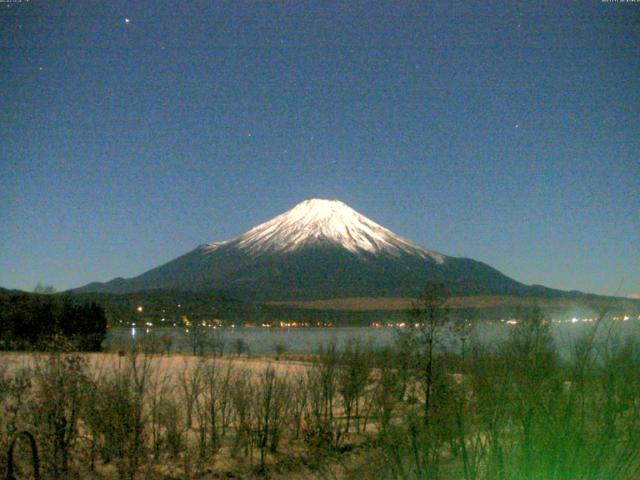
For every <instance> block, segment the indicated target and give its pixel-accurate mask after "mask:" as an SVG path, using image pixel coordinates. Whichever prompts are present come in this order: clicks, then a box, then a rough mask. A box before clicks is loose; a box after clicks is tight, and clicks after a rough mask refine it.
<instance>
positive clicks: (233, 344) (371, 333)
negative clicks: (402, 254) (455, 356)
mask: <svg viewBox="0 0 640 480" xmlns="http://www.w3.org/2000/svg"><path fill="white" fill-rule="evenodd" d="M593 327H594V324H593V323H571V322H568V323H561V324H552V333H553V337H554V339H555V342H556V345H557V346H558V349H559V350H560V352H561V353H563V354H568V353H569V352H570V351H571V348H572V346H573V345H574V344H575V341H576V340H577V339H579V338H581V337H583V336H585V335H587V334H589V333H590V332H591V331H592V329H593ZM513 328H515V326H514V325H509V324H507V323H506V322H505V323H479V324H477V325H476V327H475V329H474V332H473V334H472V335H473V337H475V339H477V341H479V342H480V343H482V344H484V345H492V344H497V343H499V342H501V341H503V340H505V339H506V338H507V336H508V334H509V331H510V330H511V329H513ZM598 332H599V336H600V337H601V338H604V337H605V336H606V337H609V338H610V337H612V336H613V337H614V338H616V337H619V338H621V339H624V338H625V337H627V336H630V335H638V334H640V321H639V320H630V321H625V322H623V321H608V322H603V323H602V324H601V325H600V327H599V331H598ZM198 335H200V337H199V338H198V339H197V340H196V341H198V342H199V344H200V345H202V347H203V349H204V351H205V352H214V351H217V350H219V348H220V347H221V346H222V345H224V351H226V352H235V351H236V349H237V348H238V345H242V346H243V348H244V349H245V350H244V351H245V352H246V351H248V352H250V353H251V354H258V355H261V354H271V353H277V352H280V353H282V352H284V351H287V352H291V353H312V352H315V351H317V349H318V348H319V347H320V346H322V345H327V344H328V343H332V342H333V343H336V344H337V345H338V346H340V345H342V344H344V343H345V342H347V341H349V340H351V339H354V340H358V341H360V342H362V343H365V344H367V343H370V344H372V345H374V346H378V347H380V346H384V345H389V344H390V343H392V342H393V340H394V339H395V338H396V336H397V331H396V329H394V328H367V327H340V328H291V329H287V328H218V329H210V328H207V329H202V331H201V332H200V333H199V334H198ZM194 340H195V337H194V336H193V331H192V332H191V333H190V334H188V333H185V330H184V329H182V328H179V327H176V328H155V329H145V330H141V331H138V332H135V330H133V329H129V328H124V327H123V328H120V327H118V328H113V329H111V330H109V332H108V334H107V339H106V345H107V347H108V348H110V349H118V348H123V347H126V346H128V345H130V344H131V343H134V342H135V343H140V342H148V343H150V344H154V343H155V344H157V345H156V346H157V349H156V351H157V352H161V351H163V347H162V345H165V346H166V345H167V344H168V343H169V344H170V350H171V351H172V352H182V353H190V352H192V351H193V348H194ZM442 343H443V347H444V348H445V349H449V350H455V349H456V348H459V345H458V343H457V342H456V341H455V339H454V337H453V336H452V335H450V334H448V333H446V330H445V335H443V342H442Z"/></svg>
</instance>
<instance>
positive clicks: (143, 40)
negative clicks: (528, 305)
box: [0, 0, 640, 295]
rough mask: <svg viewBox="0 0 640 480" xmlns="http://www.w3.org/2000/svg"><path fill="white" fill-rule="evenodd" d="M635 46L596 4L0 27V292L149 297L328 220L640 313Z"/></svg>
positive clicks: (65, 20) (164, 6) (107, 14)
mask: <svg viewBox="0 0 640 480" xmlns="http://www.w3.org/2000/svg"><path fill="white" fill-rule="evenodd" d="M205 3H211V5H209V6H205ZM514 3H519V4H520V5H515V4H514ZM125 18H129V19H130V21H129V22H128V23H127V22H126V21H125ZM639 42H640V4H616V3H601V2H600V1H599V0H597V1H581V2H539V1H532V2H482V3H476V2H473V3H472V2H464V3H463V4H461V2H449V1H447V2H433V3H430V2H389V3H386V2H379V1H376V2H372V3H361V2H354V1H348V2H326V3H324V2H284V3H280V4H277V5H273V4H271V5H269V4H267V3H262V2H261V3H257V2H255V3H254V2H227V3H222V2H175V1H171V2H169V1H153V2H151V1H147V2H128V1H127V2H125V1H117V0H116V1H106V2H85V1H83V2H79V1H71V2H49V1H46V2H45V1H42V0H31V1H30V2H23V3H15V4H0V48H1V49H2V54H1V55H0V86H1V88H0V105H1V106H2V108H1V109H0V182H1V185H2V188H0V285H1V286H4V287H10V288H22V289H32V288H33V287H34V285H35V284H36V283H37V282H43V283H50V284H53V285H54V286H55V287H56V288H58V289H65V288H69V287H75V286H79V285H83V284H85V283H88V282H90V281H94V280H100V281H104V280H108V279H111V278H113V277H116V276H124V277H128V276H133V275H137V274H139V273H141V272H143V271H145V270H147V269H149V268H151V267H154V266H157V265H159V264H161V263H163V262H165V261H167V260H169V259H171V258H174V257H176V256H178V255H180V254H182V253H185V252H186V251H188V250H191V249H192V248H194V247H195V246H196V245H198V244H200V243H204V242H207V241H217V240H223V239H228V238H230V237H233V236H235V235H238V234H240V233H242V232H244V231H245V230H247V229H249V228H250V227H252V226H254V225H255V224H257V223H260V222H262V221H266V220H268V219H270V218H271V217H273V216H275V215H276V214H278V213H281V212H282V211H284V210H287V209H289V208H291V207H293V206H294V205H295V204H296V203H298V202H299V201H302V200H304V199H306V198H312V197H319V198H337V199H340V200H342V201H344V202H345V203H347V204H349V205H350V206H351V207H353V208H355V209H356V210H358V211H360V212H361V213H363V214H364V215H366V216H368V217H370V218H371V219H373V220H374V221H377V222H378V223H381V224H382V225H384V226H386V227H388V228H390V229H391V230H393V231H395V232H396V233H398V234H401V235H403V236H405V237H408V238H410V239H412V240H414V241H416V242H418V243H421V244H423V245H425V246H427V247H429V248H432V249H435V250H438V251H441V252H443V253H445V254H449V255H456V256H465V257H471V258H474V259H477V260H481V261H484V262H486V263H488V264H490V265H492V266H494V267H496V268H498V269H499V270H501V271H503V272H504V273H506V274H507V275H509V276H512V277H514V278H515V279H517V280H520V281H523V282H525V283H540V284H544V285H548V286H551V287H557V288H563V289H580V290H584V291H589V292H597V293H605V294H617V295H627V294H630V293H633V292H638V291H640V195H639V193H638V190H639V187H640V48H638V44H639Z"/></svg>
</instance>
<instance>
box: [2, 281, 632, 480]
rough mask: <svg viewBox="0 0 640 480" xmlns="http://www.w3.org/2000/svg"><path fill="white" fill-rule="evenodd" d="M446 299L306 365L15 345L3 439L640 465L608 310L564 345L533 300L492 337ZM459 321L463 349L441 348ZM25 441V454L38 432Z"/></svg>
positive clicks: (107, 467)
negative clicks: (383, 342)
mask: <svg viewBox="0 0 640 480" xmlns="http://www.w3.org/2000/svg"><path fill="white" fill-rule="evenodd" d="M445 302H446V296H445V295H443V294H442V292H440V291H438V290H437V289H434V290H431V291H429V292H428V293H427V294H426V295H425V296H424V297H423V298H422V300H421V304H420V305H419V306H418V308H416V309H415V310H414V312H413V315H414V316H413V319H412V320H413V322H414V323H415V324H417V326H416V327H415V328H412V329H410V330H408V331H406V332H405V333H402V334H399V335H398V338H397V341H396V343H395V345H394V346H392V347H389V348H386V349H374V348H372V347H371V346H368V345H363V344H360V343H357V342H355V341H354V342H351V343H348V344H347V345H346V346H344V347H343V348H341V349H338V348H336V347H335V346H334V345H327V346H326V347H325V348H323V349H322V351H319V352H318V353H317V354H316V355H314V356H313V357H310V358H309V359H308V360H309V361H308V363H304V364H300V363H297V364H295V365H293V364H291V363H290V362H269V361H263V362H248V361H246V359H245V358H244V356H242V355H239V354H235V355H229V354H227V355H223V356H217V357H215V358H213V357H205V356H193V357H190V358H189V359H188V360H185V359H183V358H182V357H167V356H162V355H149V354H141V353H139V352H137V351H135V350H132V351H130V352H127V353H124V354H123V355H122V356H106V355H105V356H103V361H102V362H100V361H97V360H96V356H95V355H94V356H93V357H89V356H87V355H85V354H76V353H71V352H67V353H65V348H64V345H63V344H58V345H56V348H55V351H51V352H49V353H46V354H40V355H32V356H30V357H28V359H29V361H28V362H24V363H23V364H21V365H16V364H15V363H14V364H12V366H9V362H3V363H2V364H3V365H4V369H3V370H2V371H0V402H1V407H0V408H1V409H2V411H3V412H4V415H2V417H0V431H1V434H0V442H2V443H1V445H0V447H2V451H6V449H7V447H8V443H9V441H10V439H11V438H13V437H14V435H15V433H16V432H18V431H20V430H28V431H30V432H32V433H33V434H34V436H35V438H36V440H37V444H38V446H39V450H40V452H39V453H40V463H41V469H42V473H43V476H44V478H54V479H66V478H78V477H79V478H121V479H133V478H158V479H160V478H167V479H168V478H220V477H221V476H226V477H228V478H233V477H239V478H242V477H262V476H264V477H272V478H273V477H281V478H289V477H295V476H296V475H297V476H298V478H310V477H316V478H336V477H337V478H354V479H356V478H382V479H461V480H462V479H463V480H484V479H486V480H489V479H490V480H494V479H504V480H507V479H509V480H511V479H523V480H524V479H527V480H529V479H545V480H546V479H552V480H555V479H557V480H560V479H572V480H573V479H586V480H589V479H594V480H595V479H619V480H626V479H629V480H631V479H636V478H639V476H640V428H639V427H640V403H639V399H638V398H637V394H638V392H639V391H640V343H639V342H638V341H637V339H635V338H618V337H616V335H615V334H614V332H613V330H609V328H610V326H609V324H608V323H607V322H606V321H605V320H604V319H602V318H600V319H599V320H598V321H597V322H595V323H594V326H593V331H592V332H591V333H590V334H589V335H587V336H586V337H585V338H583V339H581V340H580V341H578V342H576V343H575V345H574V346H573V350H572V353H571V355H570V356H569V357H566V358H565V357H560V356H559V355H558V353H557V350H556V347H555V345H554V343H553V340H552V338H551V336H550V334H549V324H548V323H547V322H546V321H545V319H544V317H543V316H542V315H541V314H540V313H539V312H533V313H527V314H526V316H524V317H523V318H520V321H519V323H518V325H517V326H516V327H514V328H513V330H512V331H511V335H510V337H509V339H508V340H507V341H505V342H503V343H501V344H499V345H492V346H491V345H481V344H479V343H477V342H475V341H474V339H473V327H472V326H471V325H468V324H464V323H462V324H451V323H450V322H449V321H448V318H447V312H446V310H445V309H444V305H445ZM451 332H453V333H455V335H456V337H457V339H458V345H457V347H458V348H457V354H455V355H454V354H450V353H449V354H445V353H443V349H442V348H440V347H441V342H442V341H443V340H444V339H445V338H447V339H449V338H451ZM602 333H607V334H605V335H603V334H602ZM15 453H16V458H17V463H18V468H20V469H22V471H23V472H26V471H27V470H28V469H29V468H30V467H29V454H28V450H27V448H26V444H20V445H19V446H18V448H17V449H16V452H15ZM1 468H5V467H4V465H3V466H2V467H1ZM5 474H6V472H5V471H0V476H1V477H4V476H5Z"/></svg>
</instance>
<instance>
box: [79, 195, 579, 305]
mask: <svg viewBox="0 0 640 480" xmlns="http://www.w3.org/2000/svg"><path fill="white" fill-rule="evenodd" d="M434 282H437V283H443V284H445V285H446V286H447V287H448V289H449V290H450V291H451V293H452V294H454V295H478V294H487V295H527V294H535V295H551V296H553V295H563V294H567V292H562V291H560V290H555V289H550V288H547V287H542V286H527V285H525V284H523V283H520V282H518V281H516V280H514V279H512V278H509V277H507V276H506V275H504V274H502V273H501V272H499V271H498V270H496V269H495V268H493V267H491V266H489V265H487V264H485V263H483V262H479V261H476V260H473V259H469V258H462V257H451V256H447V255H444V254H442V253H439V252H435V251H433V250H429V249H427V248H425V247H423V246H421V245H418V244H416V243H414V242H412V241H410V240H408V239H405V238H403V237H401V236H399V235H396V234H395V233H393V232H391V231H390V230H388V229H386V228H385V227H382V226H381V225H378V224H377V223H375V222H374V221H372V220H370V219H368V218H367V217H365V216H364V215H361V214H360V213H358V212H356V211H355V210H353V209H352V208H351V207H349V206H348V205H346V204H344V203H342V202H340V201H338V200H322V199H310V200H305V201H303V202H301V203H299V204H297V205H296V206H294V207H293V208H292V209H290V210H288V211H286V212H284V213H282V214H280V215H278V216H276V217H274V218H273V219H271V220H269V221H267V222H264V223H262V224H260V225H257V226H255V227H253V228H252V229H250V230H248V231H247V232H245V233H243V234H241V235H239V236H237V237H235V238H233V239H231V240H227V241H223V242H216V243H205V244H201V245H199V246H198V247H196V248H195V249H194V250H192V251H190V252H187V253H185V254H184V255H181V256H180V257H177V258H175V259H173V260H171V261H169V262H166V263H164V264H162V265H160V266H158V267H156V268H153V269H151V270H148V271H146V272H144V273H142V274H141V275H138V276H136V277H133V278H130V279H124V278H122V277H118V278H115V279H113V280H111V281H109V282H106V283H99V282H93V283H90V284H88V285H85V286H84V287H81V288H78V289H75V290H74V291H75V292H108V293H127V292H135V291H140V290H148V289H181V290H188V291H206V290H216V291H220V292H224V293H226V294H228V295H230V296H233V297H237V298H241V299H252V300H258V301H284V300H318V299H328V298H337V297H362V296H375V297H406V296H416V295H418V294H419V293H420V291H421V290H422V289H423V288H424V286H425V285H426V284H428V283H434Z"/></svg>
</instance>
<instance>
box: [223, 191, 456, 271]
mask: <svg viewBox="0 0 640 480" xmlns="http://www.w3.org/2000/svg"><path fill="white" fill-rule="evenodd" d="M225 243H227V242H225ZM229 243H234V244H236V245H237V246H238V247H239V248H241V249H243V250H247V251H249V252H251V253H261V252H291V251H295V250H297V249H299V248H301V247H304V246H310V245H314V244H322V243H329V244H334V245H338V246H342V247H343V248H345V249H347V250H349V251H350V252H353V253H356V254H360V253H364V252H368V253H372V254H379V253H386V254H390V255H394V256H398V255H401V254H410V255H416V256H420V257H422V258H431V259H433V260H434V261H436V262H437V263H442V262H444V256H443V255H441V254H439V253H437V252H433V251H431V250H427V249H426V248H423V247H421V246H420V245H417V244H415V243H413V242H410V241H409V240H406V239H404V238H402V237H400V236H398V235H396V234H394V233H393V232H391V231H390V230H387V229H386V228H384V227H382V226H381V225H378V224H377V223H375V222H373V221H371V220H369V219H368V218H366V217H365V216H363V215H360V214H359V213H358V212H356V211H355V210H353V209H352V208H351V207H349V206H348V205H346V204H344V203H342V202H341V201H339V200H323V199H310V200H305V201H303V202H301V203H299V204H298V205H296V206H295V207H293V208H292V209H291V210H289V211H287V212H285V213H283V214H281V215H278V216H277V217H275V218H274V219H272V220H270V221H268V222H266V223H263V224H261V225H258V226H256V227H254V228H252V229H251V230H249V231H248V232H246V233H244V234H242V235H240V236H239V237H237V238H236V239H234V240H232V241H231V242H229Z"/></svg>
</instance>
